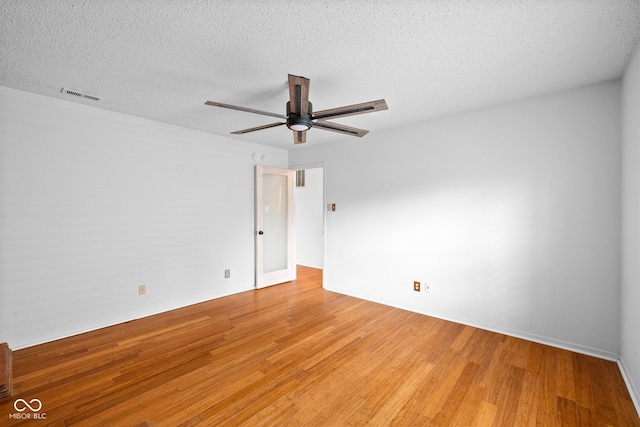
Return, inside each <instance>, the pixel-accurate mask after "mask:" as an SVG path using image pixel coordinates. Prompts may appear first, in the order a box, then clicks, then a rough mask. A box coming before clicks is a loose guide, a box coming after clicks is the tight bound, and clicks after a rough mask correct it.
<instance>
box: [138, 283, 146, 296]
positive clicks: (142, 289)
mask: <svg viewBox="0 0 640 427" xmlns="http://www.w3.org/2000/svg"><path fill="white" fill-rule="evenodd" d="M146 293H147V285H140V286H138V295H146Z"/></svg>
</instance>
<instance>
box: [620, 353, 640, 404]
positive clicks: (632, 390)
mask: <svg viewBox="0 0 640 427" xmlns="http://www.w3.org/2000/svg"><path fill="white" fill-rule="evenodd" d="M618 368H619V369H620V373H621V374H622V378H623V379H624V383H625V384H626V385H627V390H629V395H630V396H631V400H632V401H633V405H634V406H635V407H636V412H637V413H638V417H640V393H638V390H637V389H636V387H635V384H633V382H632V381H631V376H630V375H629V371H628V370H627V366H626V365H625V363H624V359H623V358H622V356H620V359H618Z"/></svg>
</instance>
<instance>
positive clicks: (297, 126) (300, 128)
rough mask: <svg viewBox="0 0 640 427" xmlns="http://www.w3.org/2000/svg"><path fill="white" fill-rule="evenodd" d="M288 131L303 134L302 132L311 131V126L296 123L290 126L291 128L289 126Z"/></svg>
mask: <svg viewBox="0 0 640 427" xmlns="http://www.w3.org/2000/svg"><path fill="white" fill-rule="evenodd" d="M289 129H291V130H295V131H297V132H304V131H307V130H309V129H311V126H309V125H308V124H306V123H296V124H292V125H291V126H289Z"/></svg>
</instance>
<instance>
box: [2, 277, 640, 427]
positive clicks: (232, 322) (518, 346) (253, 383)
mask: <svg viewBox="0 0 640 427" xmlns="http://www.w3.org/2000/svg"><path fill="white" fill-rule="evenodd" d="M321 280H322V272H321V271H320V270H316V269H312V268H308V267H299V269H298V279H297V280H295V281H292V282H288V283H285V284H282V285H278V286H273V287H269V288H265V289H260V290H256V291H249V292H243V293H240V294H235V295H230V296H228V297H224V298H219V299H215V300H211V301H206V302H203V303H200V304H195V305H192V306H189V307H184V308H181V309H178V310H173V311H171V312H167V313H162V314H159V315H156V316H151V317H148V318H144V319H138V320H135V321H131V322H126V323H123V324H121V325H116V326H112V327H109V328H103V329H100V330H96V331H92V332H88V333H86V334H82V335H78V336H74V337H69V338H65V339H62V340H58V341H54V342H51V343H46V344H42V345H39V346H34V347H31V348H27V349H23V350H20V351H16V352H14V354H13V360H14V369H13V371H14V378H13V381H14V390H16V391H17V394H16V395H15V396H13V397H12V399H11V400H9V401H7V402H2V403H0V424H1V425H7V426H15V425H21V424H22V421H20V420H18V419H13V418H9V415H10V414H11V413H13V412H15V409H14V408H13V403H14V402H15V400H16V399H19V398H20V399H25V400H26V401H28V400H29V399H33V398H37V399H39V400H41V402H42V404H43V411H46V414H47V419H46V423H42V425H51V426H65V427H66V426H72V425H73V426H92V427H93V426H125V427H128V426H138V425H140V426H143V425H147V426H153V427H156V426H171V427H174V426H179V425H183V426H189V425H216V426H225V425H233V426H236V425H245V426H302V425H326V426H342V425H356V426H361V425H380V426H384V425H397V426H414V425H452V426H460V425H477V426H489V425H496V426H504V425H517V426H527V425H534V424H535V425H540V426H551V425H556V424H559V425H574V424H575V425H578V424H579V425H594V426H595V425H612V426H640V420H639V419H638V416H637V414H636V413H635V407H634V406H633V403H632V402H631V399H630V396H629V394H628V391H627V389H626V387H625V384H624V381H623V379H622V375H621V374H620V372H619V370H618V367H617V365H616V364H615V363H613V362H609V361H604V360H600V359H596V358H593V357H590V356H585V355H581V354H577V353H571V352H569V351H566V350H561V349H557V348H553V347H549V346H545V345H542V344H537V343H532V342H528V341H525V340H521V339H518V338H514V337H508V336H505V335H500V334H497V333H494V332H489V331H484V330H480V329H477V328H473V327H470V326H465V325H460V324H456V323H453V322H448V321H445V320H441V319H435V318H432V317H428V316H423V315H420V314H417V313H412V312H408V311H403V310H400V309H396V308H392V307H388V306H384V305H381V304H376V303H373V302H369V301H364V300H359V299H356V298H352V297H349V296H346V295H341V294H337V293H334V292H329V291H325V290H323V289H322V282H321Z"/></svg>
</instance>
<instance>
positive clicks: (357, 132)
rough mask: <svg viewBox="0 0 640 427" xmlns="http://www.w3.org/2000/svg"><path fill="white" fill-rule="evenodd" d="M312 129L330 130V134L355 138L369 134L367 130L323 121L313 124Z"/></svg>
mask: <svg viewBox="0 0 640 427" xmlns="http://www.w3.org/2000/svg"><path fill="white" fill-rule="evenodd" d="M313 128H314V129H315V128H318V129H322V130H330V131H332V132H338V133H342V134H344V135H351V136H357V137H363V136H365V135H366V134H368V133H369V131H368V130H364V129H358V128H354V127H351V126H345V125H339V124H337V123H333V122H328V121H324V120H323V121H317V122H315V123H314V125H313Z"/></svg>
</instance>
